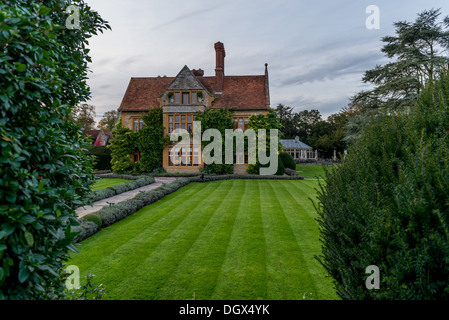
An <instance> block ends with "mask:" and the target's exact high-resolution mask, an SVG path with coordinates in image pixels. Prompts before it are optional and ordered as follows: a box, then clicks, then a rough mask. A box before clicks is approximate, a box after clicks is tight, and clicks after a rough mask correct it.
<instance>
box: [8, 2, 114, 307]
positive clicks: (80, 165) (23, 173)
mask: <svg viewBox="0 0 449 320" xmlns="http://www.w3.org/2000/svg"><path fill="white" fill-rule="evenodd" d="M71 4H75V5H77V6H78V8H79V12H80V17H82V20H83V21H82V23H81V24H80V27H79V29H76V30H71V29H67V28H66V25H65V21H66V19H67V18H68V15H67V13H65V10H66V9H67V7H68V6H69V5H71ZM108 28H110V27H109V26H108V25H107V24H106V22H105V21H104V20H103V19H101V17H100V16H99V15H98V13H96V12H95V11H92V10H91V8H90V7H89V6H88V5H87V4H86V3H85V2H84V1H81V0H79V1H63V0H47V1H19V0H17V1H10V0H5V1H1V2H0V29H1V30H2V31H1V33H0V34H1V36H0V48H1V50H0V82H1V86H0V147H1V148H0V150H1V151H0V225H1V227H0V262H1V263H0V299H21V300H27V299H56V298H59V297H62V296H63V290H64V288H65V278H66V277H67V276H66V275H65V271H64V267H65V263H66V261H67V260H68V259H69V250H72V251H76V248H75V246H74V244H75V240H74V237H75V234H73V233H72V232H71V230H72V229H71V227H72V226H74V225H76V224H78V220H77V216H76V213H75V208H76V207H77V206H80V205H82V204H83V202H84V197H85V195H87V194H88V193H89V192H90V186H91V185H92V184H93V182H94V180H95V177H94V175H93V174H92V164H91V162H92V157H89V156H87V155H85V154H84V151H85V148H84V146H85V145H87V141H86V139H85V138H84V136H83V134H82V132H81V131H80V127H79V126H78V125H77V124H75V123H74V121H73V119H72V114H73V111H74V110H73V109H74V107H75V105H77V104H79V103H80V102H81V101H87V100H88V99H89V95H90V89H89V87H88V85H87V82H86V79H87V71H88V62H90V57H89V55H88V52H89V50H88V49H87V44H88V39H89V38H90V37H92V36H93V35H96V34H97V32H98V31H101V32H103V30H104V29H108Z"/></svg>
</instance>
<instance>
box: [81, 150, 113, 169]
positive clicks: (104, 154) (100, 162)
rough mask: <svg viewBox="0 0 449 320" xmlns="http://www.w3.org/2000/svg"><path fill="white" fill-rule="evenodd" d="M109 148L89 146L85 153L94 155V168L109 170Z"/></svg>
mask: <svg viewBox="0 0 449 320" xmlns="http://www.w3.org/2000/svg"><path fill="white" fill-rule="evenodd" d="M111 153H112V151H111V149H109V148H108V147H106V146H89V147H88V148H87V154H89V155H94V156H95V163H94V169H95V170H111V168H112V167H111V160H112V157H111Z"/></svg>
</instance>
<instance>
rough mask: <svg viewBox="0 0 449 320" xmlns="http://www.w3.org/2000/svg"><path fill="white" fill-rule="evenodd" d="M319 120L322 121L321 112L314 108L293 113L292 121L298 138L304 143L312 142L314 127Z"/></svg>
mask: <svg viewBox="0 0 449 320" xmlns="http://www.w3.org/2000/svg"><path fill="white" fill-rule="evenodd" d="M321 121H323V119H322V117H321V113H320V112H319V111H318V110H316V109H312V110H310V111H309V110H303V111H300V112H298V113H295V115H294V116H293V123H294V127H295V129H296V135H297V136H298V137H299V140H301V141H303V142H304V143H306V144H312V142H311V137H312V136H313V135H316V134H315V133H314V128H315V127H316V125H317V124H318V123H320V122H321Z"/></svg>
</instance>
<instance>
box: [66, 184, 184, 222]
mask: <svg viewBox="0 0 449 320" xmlns="http://www.w3.org/2000/svg"><path fill="white" fill-rule="evenodd" d="M175 179H176V178H155V182H154V183H152V184H149V185H146V186H143V187H140V188H137V189H134V190H131V191H127V192H123V193H120V194H118V195H115V196H113V197H110V198H106V199H103V200H100V201H97V202H94V203H92V204H91V205H87V206H84V207H80V208H78V209H76V210H75V211H76V213H77V214H78V218H81V217H83V216H85V215H86V214H89V213H94V212H96V211H98V210H100V209H101V208H103V207H104V206H107V205H109V204H110V203H119V202H122V201H125V200H128V199H131V198H134V196H136V195H137V194H138V193H139V192H141V191H149V190H153V189H156V188H158V187H160V186H161V185H163V184H166V183H170V182H172V181H174V180H175Z"/></svg>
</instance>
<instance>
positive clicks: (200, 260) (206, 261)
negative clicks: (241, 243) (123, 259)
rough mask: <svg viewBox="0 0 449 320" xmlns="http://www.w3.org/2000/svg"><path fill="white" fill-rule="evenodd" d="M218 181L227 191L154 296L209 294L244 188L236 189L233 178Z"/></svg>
mask: <svg viewBox="0 0 449 320" xmlns="http://www.w3.org/2000/svg"><path fill="white" fill-rule="evenodd" d="M210 183H220V182H210ZM220 184H222V185H224V186H226V187H227V188H228V193H227V194H226V196H223V200H222V201H221V202H220V203H219V204H218V205H217V206H216V207H215V208H214V209H213V210H212V212H211V215H212V216H211V219H210V220H209V222H208V224H207V225H206V227H205V228H204V229H203V230H202V232H201V234H199V236H198V238H197V239H196V241H195V242H194V243H193V245H192V246H191V247H190V249H189V251H188V252H187V254H186V255H185V257H184V259H183V260H182V261H181V262H180V264H179V265H178V267H177V269H176V271H175V272H174V273H173V275H172V277H171V278H170V279H169V280H168V281H167V282H166V283H165V285H164V286H163V287H162V288H161V289H160V290H158V295H157V297H156V298H157V299H178V300H186V299H192V298H195V299H209V298H210V297H211V296H212V293H213V292H214V290H215V286H216V283H217V280H218V275H219V273H220V270H221V267H222V265H223V261H224V257H225V256H226V251H227V247H228V244H229V241H230V238H231V233H232V230H233V227H234V222H235V217H236V213H237V211H238V207H239V206H240V202H241V200H242V197H243V192H235V188H234V184H235V182H234V181H232V182H231V181H227V182H226V183H220Z"/></svg>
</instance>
